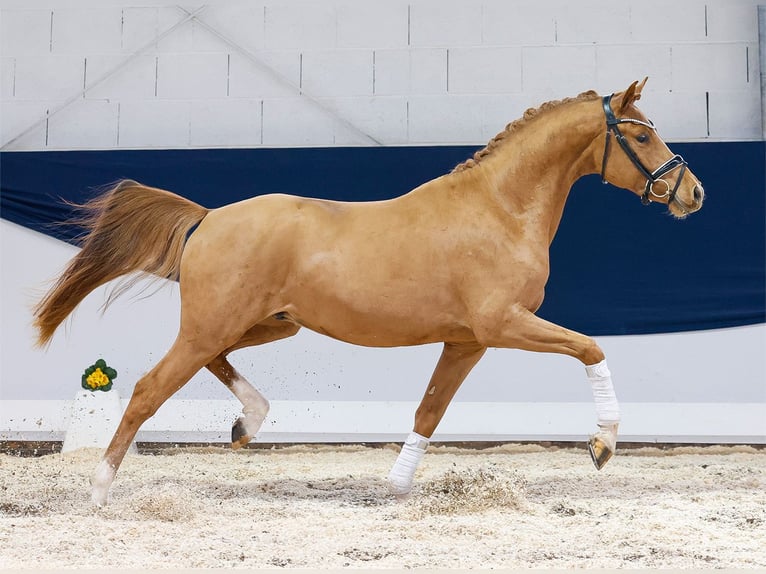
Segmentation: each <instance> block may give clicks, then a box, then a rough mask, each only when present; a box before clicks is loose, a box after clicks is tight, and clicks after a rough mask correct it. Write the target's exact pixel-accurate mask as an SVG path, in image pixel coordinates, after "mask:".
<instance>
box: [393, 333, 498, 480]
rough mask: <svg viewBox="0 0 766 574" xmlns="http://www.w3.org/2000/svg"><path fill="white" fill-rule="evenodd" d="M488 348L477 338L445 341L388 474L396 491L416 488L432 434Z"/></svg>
mask: <svg viewBox="0 0 766 574" xmlns="http://www.w3.org/2000/svg"><path fill="white" fill-rule="evenodd" d="M486 350H487V349H486V347H483V346H481V345H479V344H478V343H475V342H474V343H463V344H453V343H445V344H444V350H443V351H442V355H441V357H440V358H439V362H438V364H437V365H436V369H435V370H434V373H433V375H431V381H430V382H429V383H428V388H427V389H426V392H425V394H424V395H423V398H422V400H421V401H420V406H419V407H418V410H417V412H416V413H415V427H414V429H413V432H411V433H410V435H409V436H408V437H407V440H406V441H405V443H404V445H403V446H402V450H401V451H400V452H399V456H398V457H397V459H396V462H395V463H394V466H393V467H392V468H391V472H390V473H389V474H388V481H389V484H390V487H391V491H392V492H393V493H394V494H397V495H405V494H407V493H409V492H410V490H411V489H412V481H413V479H414V477H415V471H416V470H417V467H418V464H420V461H421V460H422V458H423V455H424V454H425V452H426V448H428V442H429V439H430V438H431V435H432V434H433V432H434V430H436V426H437V425H438V424H439V421H440V420H441V419H442V416H444V413H445V411H446V410H447V407H448V406H449V403H450V401H451V400H452V397H454V396H455V393H456V392H457V390H458V388H459V387H460V385H461V383H462V382H463V381H464V380H465V378H466V377H467V376H468V373H469V372H471V369H473V367H474V366H475V365H476V363H478V362H479V359H481V358H482V357H483V356H484V352H485V351H486Z"/></svg>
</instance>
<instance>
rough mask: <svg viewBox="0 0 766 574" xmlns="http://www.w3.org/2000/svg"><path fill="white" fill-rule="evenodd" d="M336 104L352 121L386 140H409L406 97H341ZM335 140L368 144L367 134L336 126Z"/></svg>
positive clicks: (390, 143)
mask: <svg viewBox="0 0 766 574" xmlns="http://www.w3.org/2000/svg"><path fill="white" fill-rule="evenodd" d="M333 105H334V108H335V109H336V110H337V111H338V112H339V113H340V114H341V116H342V117H344V118H347V119H348V120H349V121H350V122H351V123H352V124H354V125H355V126H356V127H358V128H359V129H360V130H362V131H363V132H365V133H368V134H369V135H371V136H372V137H374V138H375V139H377V140H379V141H382V142H383V143H385V144H389V145H396V144H406V143H407V100H406V99H405V98H402V97H388V98H373V97H357V98H338V99H336V100H334V102H333ZM335 133H336V137H335V143H336V144H339V145H342V144H343V143H344V142H345V143H348V144H356V145H360V144H362V145H363V144H365V143H369V142H368V141H365V138H364V137H363V136H361V135H360V134H359V133H358V132H355V131H352V132H349V130H348V129H345V130H344V129H342V127H339V128H338V129H336V132H335Z"/></svg>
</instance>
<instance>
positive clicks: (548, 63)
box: [522, 46, 596, 99]
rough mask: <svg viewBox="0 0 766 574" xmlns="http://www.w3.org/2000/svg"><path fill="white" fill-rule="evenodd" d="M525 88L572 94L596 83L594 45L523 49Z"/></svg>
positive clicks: (560, 96) (559, 95)
mask: <svg viewBox="0 0 766 574" xmlns="http://www.w3.org/2000/svg"><path fill="white" fill-rule="evenodd" d="M522 67H523V69H522V79H523V80H522V85H523V89H524V91H531V92H540V93H544V94H550V96H548V97H547V98H548V99H551V98H562V97H568V96H575V95H577V94H579V93H580V92H583V91H585V90H589V89H591V88H593V87H595V85H596V48H595V47H594V46H566V47H565V46H558V47H530V48H524V49H523V51H522Z"/></svg>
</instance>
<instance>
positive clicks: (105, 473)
mask: <svg viewBox="0 0 766 574" xmlns="http://www.w3.org/2000/svg"><path fill="white" fill-rule="evenodd" d="M116 474H117V470H116V469H115V468H114V467H113V466H112V465H111V464H109V463H108V462H107V461H106V459H103V460H101V462H100V463H99V464H98V466H97V467H96V472H94V473H93V476H92V477H91V479H90V484H91V493H90V499H91V501H93V504H95V505H96V506H98V507H103V506H106V503H107V500H108V498H109V487H110V486H112V482H114V477H115V475H116Z"/></svg>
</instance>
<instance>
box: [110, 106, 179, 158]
mask: <svg viewBox="0 0 766 574" xmlns="http://www.w3.org/2000/svg"><path fill="white" fill-rule="evenodd" d="M189 109H190V104H189V102H188V101H178V100H175V101H174V100H145V101H134V102H122V103H121V104H120V123H119V134H118V141H117V147H123V148H183V147H188V145H189V119H190V118H189V116H190V112H189Z"/></svg>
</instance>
